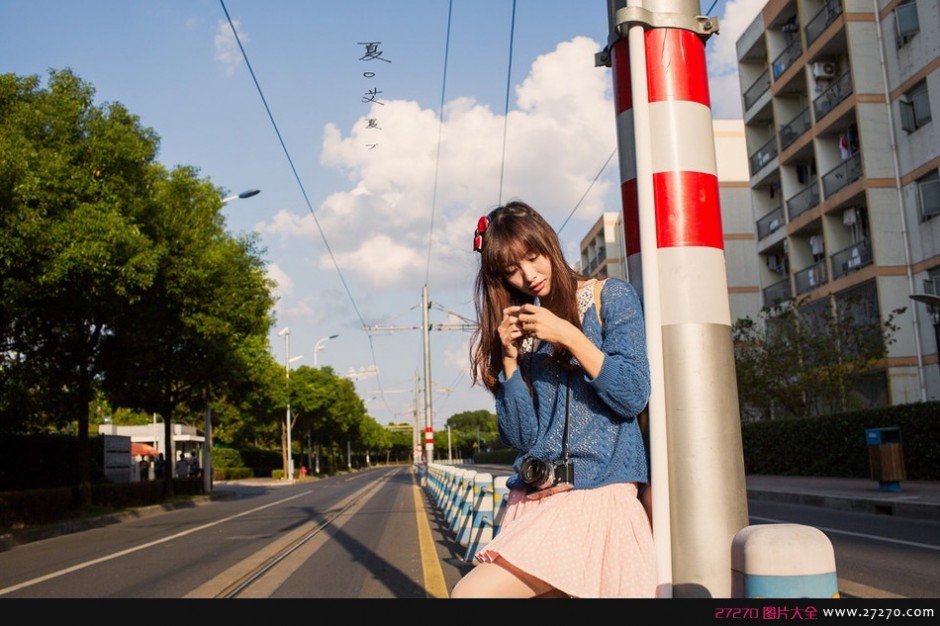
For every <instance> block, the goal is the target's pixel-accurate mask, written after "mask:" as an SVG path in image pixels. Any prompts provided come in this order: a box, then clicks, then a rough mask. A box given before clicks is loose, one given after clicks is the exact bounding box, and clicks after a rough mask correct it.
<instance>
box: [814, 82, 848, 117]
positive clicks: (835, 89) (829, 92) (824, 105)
mask: <svg viewBox="0 0 940 626" xmlns="http://www.w3.org/2000/svg"><path fill="white" fill-rule="evenodd" d="M853 91H855V90H854V89H853V88H852V75H851V73H849V72H845V73H844V74H842V76H840V77H839V78H837V79H836V80H834V81H832V84H831V85H829V87H828V88H826V90H825V91H824V92H822V93H821V94H819V96H818V97H817V98H816V99H815V100H813V114H814V115H815V116H816V121H817V122H819V120H821V119H822V118H824V117H825V116H826V114H827V113H829V111H831V110H832V109H834V108H835V107H836V105H838V104H839V103H840V102H842V101H843V100H845V99H846V98H848V97H849V96H851V95H852V92H853Z"/></svg>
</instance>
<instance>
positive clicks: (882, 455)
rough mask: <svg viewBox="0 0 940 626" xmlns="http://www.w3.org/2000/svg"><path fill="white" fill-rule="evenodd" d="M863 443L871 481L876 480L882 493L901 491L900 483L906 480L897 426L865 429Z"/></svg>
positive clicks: (902, 451) (899, 432)
mask: <svg viewBox="0 0 940 626" xmlns="http://www.w3.org/2000/svg"><path fill="white" fill-rule="evenodd" d="M865 441H866V443H867V444H868V462H869V465H870V466H871V477H872V480H877V481H878V486H879V487H880V488H881V489H882V490H884V491H901V481H902V480H905V479H906V478H907V471H906V469H905V467H904V449H903V447H902V445H901V429H900V428H898V427H897V426H888V427H881V428H866V429H865Z"/></svg>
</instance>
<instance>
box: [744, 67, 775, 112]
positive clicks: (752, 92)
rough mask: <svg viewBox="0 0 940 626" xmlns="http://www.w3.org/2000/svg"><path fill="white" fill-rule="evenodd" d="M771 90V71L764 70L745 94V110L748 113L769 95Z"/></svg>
mask: <svg viewBox="0 0 940 626" xmlns="http://www.w3.org/2000/svg"><path fill="white" fill-rule="evenodd" d="M769 89H770V72H769V70H764V72H763V73H762V74H761V75H760V76H759V77H758V79H757V80H755V81H754V83H753V84H752V85H751V86H750V87H748V88H747V90H746V91H745V92H744V110H745V111H747V110H748V109H750V108H751V107H752V106H754V103H755V102H757V101H758V100H760V97H761V96H762V95H764V94H765V93H767V91H768V90H769Z"/></svg>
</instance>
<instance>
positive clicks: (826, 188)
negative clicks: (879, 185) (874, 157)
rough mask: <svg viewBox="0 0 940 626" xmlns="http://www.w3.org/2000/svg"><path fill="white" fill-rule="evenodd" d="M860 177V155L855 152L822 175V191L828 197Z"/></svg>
mask: <svg viewBox="0 0 940 626" xmlns="http://www.w3.org/2000/svg"><path fill="white" fill-rule="evenodd" d="M861 177H862V155H861V154H860V153H858V152H856V153H855V154H853V155H852V156H850V157H849V158H847V159H846V160H845V161H842V163H840V164H839V165H837V166H835V167H834V168H832V169H831V170H829V172H827V173H826V174H824V175H823V192H824V193H825V194H826V197H827V198H828V197H830V196H832V194H834V193H835V192H837V191H839V190H840V189H842V188H843V187H845V186H846V185H849V184H851V183H854V182H855V181H857V180H858V179H859V178H861ZM791 219H792V218H791Z"/></svg>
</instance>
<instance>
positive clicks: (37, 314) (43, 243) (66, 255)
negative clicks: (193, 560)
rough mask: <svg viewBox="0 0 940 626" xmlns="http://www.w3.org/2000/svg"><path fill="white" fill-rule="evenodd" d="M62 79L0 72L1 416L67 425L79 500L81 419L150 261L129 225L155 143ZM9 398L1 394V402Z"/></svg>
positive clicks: (148, 249) (134, 122)
mask: <svg viewBox="0 0 940 626" xmlns="http://www.w3.org/2000/svg"><path fill="white" fill-rule="evenodd" d="M93 97H94V90H93V89H92V87H91V86H90V85H88V84H87V83H85V82H83V81H82V80H80V79H79V78H78V77H77V76H75V75H74V74H73V73H72V72H70V71H67V70H66V71H50V72H49V81H48V87H47V88H42V87H41V86H40V81H39V78H38V77H36V76H29V77H18V76H15V75H12V74H4V75H0V284H2V292H0V293H2V295H0V323H2V325H3V331H2V335H3V337H4V339H3V346H2V348H3V349H2V354H3V356H2V357H0V358H2V359H3V362H2V365H0V370H2V371H3V378H4V380H3V389H2V392H3V395H4V400H3V401H0V405H2V407H3V410H4V415H3V417H4V419H5V420H6V419H8V418H10V417H11V412H12V411H11V409H12V410H15V408H16V407H15V405H13V404H12V403H13V402H15V401H16V400H17V399H28V400H29V403H28V404H27V407H28V408H30V409H32V410H33V411H34V413H33V414H32V417H30V418H26V419H24V418H21V419H20V420H18V421H19V426H20V427H21V428H22V427H25V428H28V429H36V428H41V427H46V426H51V427H57V426H61V425H63V424H68V423H73V422H74V423H76V424H78V437H79V441H80V458H79V463H80V466H81V468H82V469H81V471H82V476H81V483H82V485H83V486H85V487H86V488H85V489H83V490H82V493H83V494H84V495H85V496H86V497H87V496H88V493H89V492H88V489H87V485H88V483H89V480H90V473H89V463H88V461H89V451H90V448H89V441H88V419H89V417H88V413H89V406H90V404H91V401H92V398H93V394H94V385H95V381H96V379H98V377H100V376H101V375H102V373H103V367H102V363H101V351H102V346H103V344H104V341H105V340H106V338H107V337H108V335H109V333H110V332H112V325H113V322H114V320H115V318H116V316H117V315H119V313H120V311H121V310H122V309H123V308H124V307H126V306H127V305H128V304H130V303H132V302H134V301H135V300H137V299H138V298H140V297H141V294H142V293H143V292H144V291H146V290H147V289H148V288H149V287H150V286H151V285H152V284H153V281H154V279H155V274H156V262H157V253H156V250H155V249H154V247H153V245H152V244H151V242H150V241H149V239H148V238H147V237H146V235H144V234H143V233H142V232H141V231H140V229H139V228H138V225H137V223H136V221H135V219H134V215H135V214H136V213H137V212H139V211H141V210H143V207H144V206H146V205H147V203H148V198H149V193H148V191H149V187H150V185H151V184H152V182H153V180H154V177H153V170H152V166H153V163H154V159H155V156H156V153H157V146H158V140H157V137H156V135H155V134H154V133H153V132H152V131H151V130H149V129H146V128H143V127H142V126H141V125H140V122H139V120H138V118H137V117H136V116H134V115H132V114H130V113H129V112H128V111H127V110H126V109H125V108H124V107H123V106H121V105H120V104H116V103H112V104H105V105H102V106H95V105H94V104H93ZM8 393H9V395H7V394H8Z"/></svg>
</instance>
